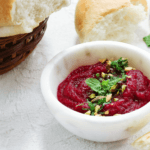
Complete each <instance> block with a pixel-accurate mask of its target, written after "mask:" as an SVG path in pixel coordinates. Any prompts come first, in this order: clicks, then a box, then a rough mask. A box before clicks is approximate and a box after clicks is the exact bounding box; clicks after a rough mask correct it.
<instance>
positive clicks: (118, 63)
mask: <svg viewBox="0 0 150 150" xmlns="http://www.w3.org/2000/svg"><path fill="white" fill-rule="evenodd" d="M127 66H128V59H122V57H121V58H119V59H118V60H115V61H112V62H111V67H113V68H115V69H116V70H118V71H120V72H124V68H125V67H127Z"/></svg>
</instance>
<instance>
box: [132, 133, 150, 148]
mask: <svg viewBox="0 0 150 150" xmlns="http://www.w3.org/2000/svg"><path fill="white" fill-rule="evenodd" d="M132 146H133V147H135V148H136V149H138V150H150V132H148V133H146V134H145V135H143V136H142V137H140V138H138V139H137V140H135V141H134V142H133V143H132Z"/></svg>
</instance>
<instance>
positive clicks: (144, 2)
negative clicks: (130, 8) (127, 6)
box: [131, 0, 148, 11]
mask: <svg viewBox="0 0 150 150" xmlns="http://www.w3.org/2000/svg"><path fill="white" fill-rule="evenodd" d="M131 2H132V3H133V4H136V3H137V2H139V3H141V4H142V5H143V6H144V7H145V11H148V5H147V1H146V0H131Z"/></svg>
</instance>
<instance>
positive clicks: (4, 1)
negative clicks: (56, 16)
mask: <svg viewBox="0 0 150 150" xmlns="http://www.w3.org/2000/svg"><path fill="white" fill-rule="evenodd" d="M68 4H69V0H0V37H7V36H12V35H17V34H23V33H30V32H32V31H33V29H34V28H35V27H37V26H38V25H39V23H40V22H42V21H43V20H45V18H47V17H48V16H49V15H50V14H51V13H53V12H55V11H57V10H59V9H60V8H62V7H63V6H67V5H68Z"/></svg>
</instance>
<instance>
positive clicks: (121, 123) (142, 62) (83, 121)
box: [41, 41, 150, 142]
mask: <svg viewBox="0 0 150 150" xmlns="http://www.w3.org/2000/svg"><path fill="white" fill-rule="evenodd" d="M120 57H125V58H128V60H129V65H130V66H133V67H135V68H136V69H139V70H141V71H142V72H143V73H144V74H145V75H146V76H147V77H148V78H149V79H150V69H149V64H150V54H149V53H148V52H145V51H144V50H142V49H140V48H138V47H135V46H132V45H128V44H124V43H119V42H111V41H105V42H104V41H101V42H100V41H98V42H90V43H84V44H80V45H76V46H73V47H71V48H69V49H67V50H64V51H62V52H61V53H59V54H58V55H57V56H55V57H54V58H53V59H52V60H51V61H50V62H49V63H48V64H47V66H46V67H45V69H44V70H43V73H42V77H41V89H42V93H43V96H44V98H45V101H46V103H47V105H48V107H49V109H50V111H51V113H52V114H53V115H54V117H55V118H56V119H57V120H58V122H59V123H60V124H61V125H62V126H64V127H65V128H66V129H67V130H69V131H70V132H72V133H73V134H75V135H77V136H79V137H82V138H84V139H87V140H92V141H99V142H110V141H117V140H121V139H125V138H128V137H129V136H131V135H133V134H134V133H136V132H137V131H139V130H140V129H141V128H143V127H144V126H145V125H146V124H147V123H148V122H149V121H150V103H148V104H147V105H145V106H144V107H142V108H140V109H138V110H136V111H133V112H131V113H127V114H124V115H120V116H111V117H95V116H88V115H85V114H81V113H78V112H76V111H73V110H71V109H69V108H68V107H66V106H64V105H63V104H61V103H60V102H59V101H58V100H57V87H58V85H59V84H60V83H61V82H62V81H63V80H64V79H65V78H66V77H67V76H68V74H69V73H70V72H71V71H73V70H74V69H76V68H78V67H79V66H83V65H91V64H95V63H96V62H98V60H99V59H100V58H108V59H111V58H114V59H118V58H120Z"/></svg>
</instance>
